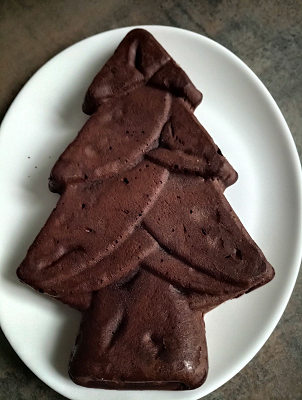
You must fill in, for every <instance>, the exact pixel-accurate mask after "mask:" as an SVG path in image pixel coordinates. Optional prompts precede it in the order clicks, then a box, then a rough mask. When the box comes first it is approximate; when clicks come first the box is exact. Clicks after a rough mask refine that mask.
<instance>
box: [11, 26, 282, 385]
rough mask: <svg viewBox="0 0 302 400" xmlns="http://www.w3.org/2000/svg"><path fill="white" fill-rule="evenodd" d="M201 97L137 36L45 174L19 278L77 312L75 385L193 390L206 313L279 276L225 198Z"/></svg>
mask: <svg viewBox="0 0 302 400" xmlns="http://www.w3.org/2000/svg"><path fill="white" fill-rule="evenodd" d="M201 99H202V95H201V93H200V92H199V91H198V90H197V89H196V88H195V86H194V85H193V83H192V82H191V81H190V79H189V78H188V76H187V75H186V74H185V72H184V71H183V70H182V69H181V68H180V67H179V66H178V65H177V64H176V63H175V61H174V60H173V59H172V58H171V57H170V56H169V55H168V53H167V52H166V51H165V50H164V49H163V48H162V47H161V45H160V44H159V43H158V42H157V41H156V40H155V38H154V37H153V36H152V35H151V34H150V33H148V32H147V31H145V30H142V29H135V30H133V31H131V32H130V33H128V35H127V36H126V37H125V38H124V40H123V41H122V42H121V44H120V45H119V46H118V48H117V49H116V51H115V53H114V55H113V56H112V57H111V58H110V59H109V60H108V61H107V63H106V64H105V65H104V67H103V68H102V69H101V71H100V72H99V73H98V75H97V76H96V77H95V78H94V80H93V82H92V84H91V85H90V87H89V89H88V91H87V94H86V97H85V101H84V104H83V111H84V112H85V113H87V114H90V115H91V116H90V118H89V119H88V121H87V122H86V124H85V125H84V126H83V128H82V129H81V131H80V132H79V134H78V135H77V137H76V138H75V140H74V141H73V142H72V143H71V144H70V145H69V146H68V147H67V149H66V150H65V151H64V152H63V153H62V155H61V156H60V158H59V159H58V161H57V162H56V164H55V165H54V167H53V169H52V172H51V176H50V180H49V187H50V189H51V190H52V191H53V192H56V193H59V194H60V199H59V201H58V204H57V207H56V208H55V209H54V210H53V212H52V213H51V215H50V217H49V219H48V220H47V222H46V223H45V225H44V227H43V228H42V229H41V231H40V233H39V234H38V236H37V237H36V239H35V241H34V243H33V244H32V245H31V247H30V248H29V250H28V252H27V255H26V257H25V259H24V261H23V262H22V263H21V265H20V266H19V268H18V271H17V274H18V277H19V278H20V280H21V281H23V282H25V283H27V284H28V285H30V286H31V287H33V288H34V289H36V290H38V291H40V292H43V293H45V294H47V295H50V296H52V297H54V298H55V299H57V300H59V301H61V302H63V303H66V304H68V305H69V306H71V307H73V308H76V309H77V310H79V311H81V312H82V313H83V318H82V323H81V326H80V329H79V333H78V336H77V339H76V343H75V347H74V349H73V351H72V355H71V359H70V365H69V374H70V377H71V379H72V380H73V381H74V382H75V383H77V384H79V385H82V386H87V387H95V388H110V389H165V390H184V389H194V388H197V387H198V386H200V385H201V384H202V383H203V382H204V381H205V379H206V376H207V371H208V360H207V346H206V338H205V325H204V319H203V318H204V314H205V313H206V312H208V311H209V310H211V309H213V308H214V307H216V306H218V305H219V304H221V303H222V302H224V301H226V300H229V299H232V298H235V297H238V296H240V295H242V294H244V293H247V292H249V291H251V290H253V289H255V288H257V287H259V286H262V285H264V284H265V283H267V282H269V281H270V280H271V279H272V278H273V276H274V270H273V268H272V266H271V265H270V264H269V263H268V261H267V260H266V259H265V256H264V255H263V253H262V252H261V250H260V249H259V248H258V246H257V245H256V244H255V242H254V241H253V240H252V239H251V237H250V236H249V234H248V233H247V231H246V230H245V228H244V227H243V225H242V223H241V222H240V220H239V219H238V217H237V216H236V214H235V212H234V211H233V210H232V208H231V206H230V204H229V203H228V201H227V200H226V198H225V196H224V194H223V192H224V190H225V188H226V187H228V186H230V185H232V184H233V183H235V181H236V180H237V173H236V171H235V170H234V169H233V167H232V166H231V165H230V164H229V162H228V161H227V160H226V158H225V157H224V156H223V155H222V152H221V151H220V149H219V148H218V147H217V146H216V144H215V143H214V142H213V140H212V138H211V137H210V135H209V134H208V133H207V131H206V130H205V128H204V127H203V126H202V125H201V124H200V123H199V121H198V120H197V119H196V117H195V116H194V114H193V112H194V110H195V108H196V107H197V105H198V104H199V103H200V102H201ZM226 140H227V138H226Z"/></svg>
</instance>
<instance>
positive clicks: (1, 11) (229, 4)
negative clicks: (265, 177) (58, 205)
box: [0, 0, 302, 400]
mask: <svg viewBox="0 0 302 400" xmlns="http://www.w3.org/2000/svg"><path fill="white" fill-rule="evenodd" d="M136 24H158V25H171V26H177V27H181V28H185V29H189V30H192V31H195V32H198V33H201V34H203V35H206V36H208V37H210V38H212V39H214V40H216V41H217V42H219V43H221V44H223V45H224V46H226V47H227V48H229V49H230V50H232V51H233V52H234V53H235V54H236V55H238V56H239V57H240V58H241V59H242V60H243V61H244V62H245V63H246V64H247V65H248V66H249V67H250V68H251V69H252V70H253V71H254V72H255V73H256V74H257V75H258V76H259V77H260V79H261V80H262V81H263V83H264V84H265V85H266V87H267V88H268V89H269V91H270V92H271V93H272V95H273V97H274V98H275V100H276V101H277V103H278V105H279V107H280V108H281V111H282V112H283V114H284V116H285V119H286V120H287V123H288V125H289V127H290V129H291V131H292V134H293V136H294V139H295V142H296V145H297V148H298V151H299V154H300V158H301V155H302V131H301V127H302V107H301V105H302V28H301V26H302V2H301V1H300V0H288V1H286V0H268V1H265V0H256V1H252V0H251V1H249V0H229V1H227V0H209V1H198V0H190V1H181V0H179V1H176V0H166V1H163V0H160V1H158V0H152V1H150V0H143V1H136V0H126V1H123V0H110V1H98V0H90V1H85V2H84V1H81V0H65V1H60V0H52V1H39V0H1V1H0V60H1V62H0V82H1V86H0V120H1V119H2V118H3V116H4V114H5V112H6V110H7V108H8V107H9V105H10V103H11V101H12V100H13V99H14V97H15V95H16V94H17V93H18V91H19V90H20V88H21V87H22V86H23V85H24V83H25V82H26V81H27V80H28V79H29V78H30V76H31V75H32V74H33V73H34V72H35V71H36V70H37V69H38V68H39V67H40V66H42V65H43V64H44V63H45V62H46V61H47V60H49V59H50V58H51V57H52V56H54V55H55V54H57V53H58V52H59V51H61V50H62V49H64V48H66V47H68V46H69V45H71V44H73V43H75V42H77V41H78V40H80V39H83V38H85V37H88V36H90V35H93V34H96V33H98V32H102V31H105V30H108V29H113V28H117V27H122V26H129V25H136ZM201 89H202V88H201ZM301 293H302V276H301V274H300V276H299V278H298V282H297V284H296V287H295V290H294V292H293V295H292V297H291V300H290V302H289V304H288V306H287V309H286V311H285V313H284V315H283V317H282V319H281V321H280V322H279V324H278V326H277V328H276V329H275V331H274V333H273V334H272V335H271V337H270V339H269V340H268V342H267V343H266V344H265V346H264V347H263V348H262V349H261V351H260V352H259V353H258V355H257V356H256V357H255V358H254V359H253V360H252V361H251V362H250V363H249V364H248V365H247V366H246V367H245V368H244V369H243V370H242V371H241V372H240V373H239V374H238V375H237V376H235V377H234V378H233V379H232V380H231V381H229V382H228V383H226V384H225V385H224V386H223V387H221V388H219V389H218V390H216V391H215V392H213V393H212V394H210V395H208V396H207V397H206V399H207V400H222V399H230V400H264V399H265V400H270V399H274V400H278V399H285V400H288V399H294V400H298V399H302V376H301V371H302V336H301V332H302V298H301ZM142 398H143V394H142ZM0 399H1V400H10V399H12V400H14V399H16V400H17V399H18V400H29V399H30V400H34V399H39V400H46V399H49V400H55V399H56V400H58V399H63V397H62V396H60V395H58V394H56V393H55V392H54V391H52V390H51V389H49V388H48V387H47V386H46V385H45V384H43V383H42V382H41V381H39V380H38V379H37V378H36V377H35V376H34V375H33V374H32V373H31V372H30V371H29V370H28V369H27V367H26V366H25V365H24V364H23V363H22V362H21V361H20V359H19V358H18V356H17V355H16V354H15V353H14V351H13V350H12V348H11V347H10V345H9V344H8V342H7V341H6V339H5V338H4V336H3V334H2V333H1V332H0Z"/></svg>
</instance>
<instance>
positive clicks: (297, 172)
mask: <svg viewBox="0 0 302 400" xmlns="http://www.w3.org/2000/svg"><path fill="white" fill-rule="evenodd" d="M137 28H141V29H147V30H148V29H150V31H151V33H152V34H156V33H155V32H154V31H156V30H157V29H159V30H166V31H170V32H171V31H181V32H182V33H183V34H185V35H188V36H190V35H191V36H192V37H195V38H199V39H200V38H202V40H205V41H206V42H208V43H210V44H211V45H212V46H214V47H216V48H217V49H218V50H219V51H220V52H223V53H225V54H226V55H227V56H229V57H231V58H232V59H233V60H234V61H235V62H236V63H237V64H239V65H240V67H241V68H243V70H245V73H246V74H248V75H249V76H250V77H252V78H253V81H254V82H253V83H254V84H255V85H257V86H258V87H259V89H261V94H262V95H263V96H264V97H265V100H266V102H268V103H269V105H270V106H271V107H272V109H273V112H274V116H275V118H276V119H277V122H278V125H279V126H281V127H282V132H283V136H284V138H285V139H286V141H287V144H288V149H289V150H290V151H289V155H290V157H291V161H292V168H293V172H294V177H293V178H294V179H293V182H294V183H295V186H296V189H297V194H298V197H299V198H298V204H299V205H300V206H299V215H297V220H298V222H297V226H300V229H298V233H297V235H296V245H295V254H294V256H293V259H294V261H293V263H292V264H291V265H293V266H294V271H293V272H292V273H291V276H290V283H289V284H288V285H287V286H288V289H287V293H286V295H284V296H283V300H282V302H281V305H280V306H279V308H278V309H277V310H276V311H275V313H274V314H275V315H274V318H273V319H271V321H270V323H267V324H266V327H265V328H263V330H262V335H261V339H259V340H258V341H257V342H256V343H255V344H254V346H253V351H250V353H249V355H248V356H247V357H246V358H245V360H244V361H242V362H238V363H237V366H236V368H234V369H233V371H231V372H230V371H229V372H228V373H226V375H227V377H226V378H225V377H223V378H220V380H219V379H216V382H215V384H213V385H212V386H213V387H210V388H209V390H208V391H207V393H205V394H204V395H203V397H204V396H206V395H208V394H209V393H211V392H213V391H214V390H216V389H218V388H219V387H220V386H222V385H223V384H225V383H227V382H228V381H229V380H230V379H232V378H233V377H234V376H235V375H236V374H237V373H238V372H240V371H241V369H243V368H244V367H245V366H246V365H247V364H248V363H249V362H250V361H251V360H252V359H253V358H254V357H255V355H256V354H257V353H258V352H259V351H260V349H261V348H262V347H263V345H264V344H265V342H266V341H267V340H268V338H269V337H270V335H271V334H272V333H273V331H274V329H275V327H276V325H277V324H278V322H279V320H280V318H281V317H282V315H283V313H284V311H285V308H286V306H287V304H288V302H289V299H290V297H291V294H292V292H293V289H294V286H295V283H296V280H297V277H298V274H299V270H300V264H301V259H302V245H301V243H302V172H301V164H300V159H299V154H298V151H297V148H296V145H295V142H294V139H293V136H292V134H291V132H290V129H289V127H288V125H287V123H286V120H285V118H284V116H283V114H282V112H281V110H280V109H279V107H278V105H277V103H276V101H275V100H274V98H273V96H272V95H271V93H270V92H269V91H268V89H267V88H266V86H265V85H264V84H263V82H262V81H261V80H260V78H259V77H258V76H257V75H256V74H255V73H254V72H253V70H252V69H251V68H250V67H248V65H246V64H245V63H244V62H243V61H242V60H241V59H240V58H239V57H238V56H236V55H235V54H234V53H233V52H232V51H230V50H229V49H227V48H226V47H224V46H223V45H222V44H220V43H218V42H216V41H215V40H213V39H211V38H208V37H207V36H204V35H203V34H200V33H197V32H193V31H190V30H187V29H183V28H178V27H173V26H166V25H153V24H150V25H134V26H125V27H119V28H113V29H110V30H106V31H103V32H100V33H97V34H94V35H92V36H89V37H87V38H84V39H82V40H80V41H78V42H75V43H74V44H72V45H71V46H68V47H66V48H65V49H63V50H62V51H60V52H59V53H57V54H55V55H54V56H53V57H51V58H50V59H49V60H48V61H46V62H45V63H44V64H43V65H42V66H41V67H40V68H38V69H37V71H35V72H34V73H33V75H32V76H31V77H30V78H29V79H28V81H27V82H26V83H25V84H24V86H23V87H22V88H21V90H20V91H19V92H18V94H17V95H16V97H15V98H14V100H13V101H12V103H11V104H10V106H9V108H8V110H7V111H6V113H5V115H4V118H3V119H2V121H1V124H0V146H1V140H2V138H3V136H4V135H3V133H2V131H3V130H5V126H6V122H7V121H8V120H9V119H10V115H11V113H12V112H13V109H14V106H15V104H16V103H17V101H18V99H19V98H20V97H21V94H22V93H23V92H24V91H25V90H26V88H27V86H28V85H29V84H30V83H31V82H32V81H33V80H34V79H35V78H36V77H37V75H38V74H41V73H42V72H43V68H45V67H46V66H47V65H48V64H49V63H51V62H53V61H54V60H55V59H56V57H59V56H60V55H62V54H63V53H64V52H65V51H68V50H69V49H70V48H72V47H74V46H76V45H78V44H79V43H82V42H84V41H88V40H90V39H92V38H95V37H100V36H102V35H106V34H110V33H112V32H115V31H120V32H121V37H123V34H125V33H126V32H128V31H130V30H132V29H137ZM152 30H153V31H152ZM299 243H300V245H299ZM0 268H1V266H0ZM1 315H2V314H1V307H0V327H1V329H2V331H3V333H4V335H5V337H6V339H7V340H8V342H9V343H10V345H11V346H12V348H13V349H14V351H15V352H16V353H17V355H18V357H19V358H20V359H21V360H22V361H23V362H24V364H25V365H26V366H27V368H29V369H30V370H31V371H32V372H33V373H34V374H35V375H36V376H37V377H38V379H40V380H41V381H43V382H44V383H46V384H47V385H48V386H49V387H51V389H53V390H54V391H56V392H57V393H60V394H61V395H63V396H66V394H65V393H62V392H61V391H59V390H58V389H57V388H55V387H54V386H53V385H51V384H49V383H47V382H46V380H45V377H43V379H42V378H41V377H40V376H39V375H38V374H37V373H36V372H34V371H33V370H32V369H31V368H30V366H28V365H27V363H26V362H25V361H24V360H23V358H22V356H20V355H19V353H18V352H17V351H16V350H15V348H14V346H13V345H12V343H11V342H10V339H9V332H6V329H5V327H4V326H3V318H2V316H1ZM196 390H198V389H196ZM196 390H193V391H191V393H192V394H193V393H194V392H195V391H196ZM120 392H121V393H124V391H120ZM154 392H155V391H154ZM156 392H158V391H156ZM196 395H197V393H196ZM198 396H200V395H198ZM192 399H193V397H192Z"/></svg>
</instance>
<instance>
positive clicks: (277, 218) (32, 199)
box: [0, 26, 301, 400]
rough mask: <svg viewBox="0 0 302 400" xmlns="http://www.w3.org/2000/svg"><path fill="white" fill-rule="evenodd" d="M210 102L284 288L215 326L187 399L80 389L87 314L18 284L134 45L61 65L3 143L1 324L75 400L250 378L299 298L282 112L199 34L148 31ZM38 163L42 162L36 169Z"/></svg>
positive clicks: (13, 113) (248, 302)
mask: <svg viewBox="0 0 302 400" xmlns="http://www.w3.org/2000/svg"><path fill="white" fill-rule="evenodd" d="M145 28H146V29H148V30H149V31H150V32H151V33H152V34H153V35H154V36H155V37H156V39H157V40H158V41H159V42H160V43H161V44H162V45H163V46H164V47H165V48H166V49H167V51H168V52H169V53H170V54H171V55H172V57H174V58H175V60H176V61H177V62H178V63H179V64H180V65H181V66H182V67H183V68H184V70H185V71H186V72H187V73H188V75H189V76H190V78H191V79H192V81H193V82H194V83H195V84H196V86H197V87H198V88H199V89H200V90H201V91H202V92H203V94H204V100H203V102H202V103H201V105H200V107H199V108H198V110H197V111H196V115H197V117H198V118H199V119H200V121H201V122H202V123H203V124H204V125H205V127H206V129H207V130H208V131H209V132H210V134H211V135H212V136H213V138H214V140H215V141H216V143H217V144H218V145H219V147H220V148H221V149H222V152H223V153H224V154H225V155H226V157H227V158H228V159H229V161H230V162H231V163H232V164H233V166H234V167H235V169H236V170H237V171H238V172H239V181H238V182H237V183H236V184H235V185H234V186H232V187H231V188H229V189H228V190H227V192H226V195H227V197H228V199H229V201H230V203H231V204H232V206H233V207H234V209H235V211H236V212H237V213H238V215H239V217H240V218H241V220H242V222H243V223H244V225H245V227H246V228H247V230H248V231H249V233H250V234H251V236H252V237H253V238H254V239H255V241H256V242H257V243H258V245H259V246H260V247H261V249H262V250H263V252H264V253H265V255H266V257H267V258H268V260H269V261H270V262H271V264H272V265H273V266H274V267H275V270H276V277H275V279H274V280H273V281H272V282H271V283H269V284H268V285H266V286H265V287H262V288H261V289H259V290H256V291H254V292H252V293H250V294H249V295H246V296H243V297H241V298H240V299H236V300H232V301H229V302H227V303H225V304H223V305H222V306H220V307H218V308H217V309H215V310H214V311H212V312H210V313H209V314H208V315H207V316H206V327H207V340H208V349H209V375H208V379H207V381H206V383H205V384H204V385H203V386H202V387H201V388H199V389H196V390H193V391H185V392H155V391H153V392H152V391H148V392H144V393H143V394H142V392H139V391H137V392H116V391H107V390H98V389H86V388H83V387H79V386H76V385H75V384H74V383H73V382H72V381H71V380H70V379H69V377H68V375H67V365H68V358H69V354H70V350H71V348H72V346H73V343H74V340H75V336H76V332H77V329H78V326H79V322H80V313H78V312H76V311H74V310H72V309H69V308H68V307H66V306H64V305H62V304H59V303H57V302H56V301H54V300H52V299H49V298H47V297H46V296H42V295H40V294H38V293H35V292H34V291H33V290H30V289H29V288H28V287H26V286H25V285H22V284H21V283H19V281H18V279H17V278H16V275H15V270H16V268H17V266H18V264H19V263H20V262H21V260H22V259H23V257H24V256H25V253H26V250H27V248H28V247H29V245H30V244H31V243H32V241H33V239H34V237H35V236H36V234H37V233H38V231H39V229H40V228H41V227H42V226H43V224H44V222H45V221H46V219H47V217H48V215H49V213H50V212H51V210H52V208H53V207H54V206H55V204H56V201H57V200H58V196H57V195H55V194H52V193H50V192H49V191H48V189H47V179H48V176H49V172H50V169H51V167H52V166H53V164H54V162H55V161H56V159H57V158H58V156H59V155H60V153H61V152H62V151H63V150H64V148H65V147H66V145H67V144H68V143H69V142H70V141H71V140H72V139H73V138H74V137H75V136H76V134H77V132H78V130H79V129H80V128H81V127H82V125H83V123H84V122H85V120H86V119H87V117H86V116H85V115H84V114H83V113H82V111H81V103H82V100H83V97H84V94H85V91H86V89H87V87H88V85H89V84H90V82H91V80H92V78H93V77H94V75H95V74H96V73H97V72H98V70H99V69H100V68H101V67H102V65H103V63H104V62H105V61H106V60H107V59H108V57H109V56H110V55H111V53H112V52H113V50H114V49H115V48H116V46H117V45H118V43H119V42H120V41H121V39H122V38H123V37H124V36H125V34H126V33H127V32H128V31H129V30H130V29H132V28H122V29H117V30H113V31H109V32H105V33H102V34H99V35H96V36H94V37H91V38H88V39H86V40H84V41H82V42H80V43H77V44H75V45H74V46H71V47H70V48H68V49H66V50H64V51H63V52H62V53H60V54H59V55H57V56H56V57H54V58H53V59H52V60H50V61H49V62H48V63H47V64H46V65H44V66H43V68H41V69H40V70H39V71H38V72H37V73H36V74H35V75H34V76H33V77H32V78H31V79H30V81H29V82H28V83H27V84H26V85H25V87H24V88H23V89H22V91H21V92H20V93H19V95H18V96H17V98H16V99H15V101H14V103H13V104H12V106H11V107H10V109H9V111H8V113H7V115H6V117H5V119H4V121H3V123H2V127H1V135H0V193H1V196H0V210H1V211H0V212H1V223H0V267H1V270H0V272H1V279H0V321H1V327H2V329H3V331H4V333H5V335H6V337H7V338H8V340H9V341H10V343H11V345H12V346H13V348H14V349H15V351H16V352H17V353H18V355H19V356H20V357H21V359H22V360H23V361H24V362H25V364H26V365H27V366H28V367H29V368H30V369H31V370H32V371H33V372H34V373H35V374H36V375H37V376H38V377H39V378H40V379H41V380H43V381H44V382H45V383H46V384H47V385H49V386H50V387H52V388H53V389H54V390H56V391H57V392H59V393H61V394H62V395H64V396H66V397H67V398H69V399H72V400H84V399H85V400H86V399H90V400H96V399H102V400H118V399H123V400H128V399H129V400H138V399H142V398H144V400H155V399H161V400H169V399H173V400H177V399H182V400H183V399H194V400H195V399H198V398H200V397H202V396H205V395H206V394H208V393H210V392H211V391H213V390H215V389H216V388H218V387H219V386H220V385H222V384H224V383H225V382H226V381H227V380H229V379H230V378H232V377H233V376H234V375H235V374H236V373H237V372H238V371H240V369H241V368H243V367H244V366H245V365H246V364H247V363H248V362H249V361H250V360H251V358H252V357H253V356H254V355H255V354H256V353H257V352H258V350H259V349H260V348H261V346H262V345H263V344H264V342H265V341H266V340H267V338H268V337H269V335H270V334H271V332H272V331H273V329H274V327H275V325H276V324H277V322H278V320H279V318H280V317H281V315H282V313H283V311H284V308H285V306H286V304H287V302H288V300H289V297H290V294H291V292H292V289H293V286H294V283H295V280H296V277H297V273H298V269H299V264H300V257H301V172H300V164H299V160H298V156H297V152H296V148H295V145H294V142H293V139H292V137H291V134H290V131H289V129H288V127H287V125H286V122H285V120H284V119H283V117H282V115H281V112H280V110H279V109H278V107H277V105H276V103H275V102H274V100H273V99H272V97H271V95H270V94H269V93H268V91H267V90H266V88H265V87H264V86H263V84H262V83H261V82H260V80H259V79H258V78H257V77H256V76H255V75H254V73H253V72H252V71H251V70H250V69H249V68H248V67H247V66H246V65H245V64H244V63H243V62H242V61H240V60H239V59H238V58H237V57H236V56H235V55H234V54H232V53H231V52H230V51H228V50H226V49H225V48H224V47H222V46H220V45H219V44H217V43H215V42H213V41H211V40H209V39H207V38H205V37H203V36H200V35H198V34H196V33H192V32H188V31H185V30H180V29H176V28H169V27H160V26H148V27H145ZM29 157H30V158H29Z"/></svg>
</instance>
